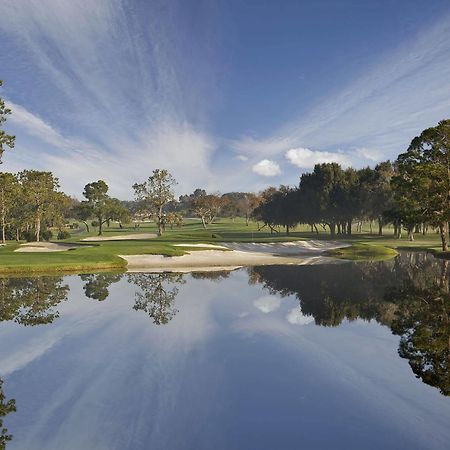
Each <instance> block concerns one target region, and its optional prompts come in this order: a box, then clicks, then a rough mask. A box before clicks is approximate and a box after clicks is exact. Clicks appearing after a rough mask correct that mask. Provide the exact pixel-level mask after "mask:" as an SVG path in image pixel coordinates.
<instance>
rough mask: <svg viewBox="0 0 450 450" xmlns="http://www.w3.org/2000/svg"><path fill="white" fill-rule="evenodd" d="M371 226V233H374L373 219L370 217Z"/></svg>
mask: <svg viewBox="0 0 450 450" xmlns="http://www.w3.org/2000/svg"><path fill="white" fill-rule="evenodd" d="M369 227H370V234H372V233H373V220H372V219H370V221H369Z"/></svg>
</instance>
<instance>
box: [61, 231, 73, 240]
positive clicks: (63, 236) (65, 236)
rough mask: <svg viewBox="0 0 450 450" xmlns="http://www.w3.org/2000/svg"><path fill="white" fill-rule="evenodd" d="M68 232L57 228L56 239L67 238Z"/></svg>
mask: <svg viewBox="0 0 450 450" xmlns="http://www.w3.org/2000/svg"><path fill="white" fill-rule="evenodd" d="M69 238H70V233H69V232H68V231H67V230H59V231H58V239H59V240H61V239H69Z"/></svg>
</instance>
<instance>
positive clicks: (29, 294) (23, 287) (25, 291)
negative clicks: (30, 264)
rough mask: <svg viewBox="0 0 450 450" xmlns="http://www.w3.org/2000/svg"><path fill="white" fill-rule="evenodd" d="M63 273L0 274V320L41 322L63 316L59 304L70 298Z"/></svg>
mask: <svg viewBox="0 0 450 450" xmlns="http://www.w3.org/2000/svg"><path fill="white" fill-rule="evenodd" d="M68 292H69V286H68V285H67V284H64V283H63V279H62V278H61V277H33V278H31V277H30V278H0V321H8V320H13V321H15V322H17V323H20V324H21V325H41V324H47V323H51V322H53V320H54V319H55V318H57V317H59V312H58V311H57V310H56V309H55V307H56V306H57V305H58V304H59V303H60V302H62V301H63V300H66V299H67V294H68Z"/></svg>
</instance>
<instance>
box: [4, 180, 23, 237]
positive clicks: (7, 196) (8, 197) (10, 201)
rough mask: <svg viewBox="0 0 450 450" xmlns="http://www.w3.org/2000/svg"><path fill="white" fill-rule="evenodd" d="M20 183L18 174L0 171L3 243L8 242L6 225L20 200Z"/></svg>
mask: <svg viewBox="0 0 450 450" xmlns="http://www.w3.org/2000/svg"><path fill="white" fill-rule="evenodd" d="M19 193H20V185H19V180H18V179H17V176H16V175H14V174H12V173H6V172H0V221H1V228H2V238H1V239H2V243H3V244H4V243H5V242H6V227H7V226H8V225H9V224H10V220H11V219H12V211H13V210H14V207H15V206H17V205H16V202H17V201H18V200H19V198H18V197H19Z"/></svg>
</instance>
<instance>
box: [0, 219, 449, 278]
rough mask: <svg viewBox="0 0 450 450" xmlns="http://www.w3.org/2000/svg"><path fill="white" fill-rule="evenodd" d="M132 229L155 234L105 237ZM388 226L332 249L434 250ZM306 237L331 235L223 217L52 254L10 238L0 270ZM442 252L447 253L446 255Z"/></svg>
mask: <svg viewBox="0 0 450 450" xmlns="http://www.w3.org/2000/svg"><path fill="white" fill-rule="evenodd" d="M96 233H97V231H96V230H95V229H93V230H91V232H90V233H86V232H85V231H84V230H83V229H81V230H78V231H75V232H74V231H72V237H71V238H70V239H67V240H65V241H56V240H55V241H54V242H67V243H74V242H76V243H79V242H80V239H82V238H84V237H87V236H95V235H96ZM137 233H156V227H155V226H154V224H149V223H141V224H140V227H139V228H138V229H136V228H135V227H134V226H129V227H124V228H122V229H121V228H119V227H118V226H117V225H116V224H113V225H112V226H111V228H105V230H104V236H113V235H120V234H137ZM392 234H393V233H392V230H391V229H389V228H387V229H386V230H385V236H383V237H379V236H376V235H374V234H372V235H371V234H369V227H368V225H367V224H365V226H364V228H363V232H362V233H361V234H353V235H352V236H345V237H342V238H341V237H336V238H335V239H336V240H340V239H342V240H343V241H346V242H350V243H352V247H350V248H348V249H342V250H339V251H336V252H331V253H332V254H333V255H334V256H337V257H342V258H346V259H356V260H358V259H367V258H371V259H380V258H385V257H391V256H392V255H394V254H395V251H394V250H392V249H396V248H415V249H421V250H424V249H426V250H432V251H439V244H440V241H439V237H438V235H437V234H434V233H430V234H427V235H426V236H422V235H417V237H416V240H415V241H414V242H409V241H408V240H407V239H406V238H404V239H402V240H397V239H394V238H393V236H392ZM305 239H330V235H329V233H327V232H325V231H324V230H322V229H320V233H319V234H318V235H317V234H316V233H311V232H310V230H309V228H307V227H298V228H296V229H294V230H293V231H292V232H291V233H290V234H289V235H287V234H286V233H285V232H284V231H280V232H279V233H274V234H271V233H270V232H268V231H265V230H262V231H258V229H257V224H256V223H252V222H251V223H250V224H249V226H246V224H245V222H244V221H243V220H242V219H235V220H231V219H223V220H219V221H218V222H217V223H215V224H212V225H210V226H209V227H208V229H207V230H204V229H203V227H202V225H201V223H200V222H199V221H198V220H189V219H188V220H186V221H185V223H184V225H183V226H182V227H181V228H174V229H168V230H167V231H166V233H165V234H164V235H163V236H162V237H159V238H156V239H143V240H138V241H136V240H129V241H110V242H108V241H104V242H95V243H94V242H90V243H86V244H89V246H88V245H86V246H84V247H80V248H77V249H74V250H69V251H62V252H54V253H16V252H14V250H15V249H16V248H18V246H19V245H18V244H17V243H15V242H11V243H8V244H7V245H6V246H4V247H0V273H22V272H55V271H59V272H88V271H93V270H104V269H124V268H125V266H126V263H125V261H124V260H123V259H122V258H120V257H119V256H117V255H133V254H163V255H166V256H175V255H182V254H184V253H185V252H186V251H188V250H198V248H195V249H194V248H192V249H190V248H189V247H175V246H174V245H173V244H176V243H193V244H199V243H210V244H214V243H216V244H217V243H220V242H286V241H293V240H305ZM445 256H446V255H445Z"/></svg>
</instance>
